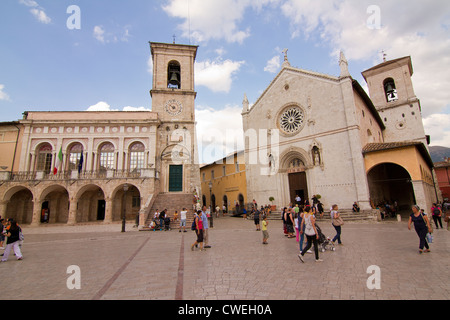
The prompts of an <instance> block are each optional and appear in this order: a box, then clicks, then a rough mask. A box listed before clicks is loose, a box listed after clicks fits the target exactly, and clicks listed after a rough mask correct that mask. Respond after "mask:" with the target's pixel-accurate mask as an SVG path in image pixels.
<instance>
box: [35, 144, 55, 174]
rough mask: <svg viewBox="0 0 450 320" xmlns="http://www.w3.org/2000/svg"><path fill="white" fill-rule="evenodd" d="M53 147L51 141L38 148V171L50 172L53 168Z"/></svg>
mask: <svg viewBox="0 0 450 320" xmlns="http://www.w3.org/2000/svg"><path fill="white" fill-rule="evenodd" d="M52 152H53V148H52V146H51V145H50V144H49V143H44V144H43V145H41V146H40V147H39V148H38V150H37V164H36V170H37V171H44V172H45V173H50V172H51V170H52V158H53V153H52Z"/></svg>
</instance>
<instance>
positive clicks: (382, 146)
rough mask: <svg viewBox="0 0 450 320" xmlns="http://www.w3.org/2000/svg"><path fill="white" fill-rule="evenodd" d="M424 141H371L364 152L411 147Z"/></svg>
mask: <svg viewBox="0 0 450 320" xmlns="http://www.w3.org/2000/svg"><path fill="white" fill-rule="evenodd" d="M420 144H422V142H419V141H403V142H387V143H369V144H367V145H366V146H365V147H364V148H363V153H369V152H375V151H382V150H389V149H397V148H402V147H410V146H416V145H420Z"/></svg>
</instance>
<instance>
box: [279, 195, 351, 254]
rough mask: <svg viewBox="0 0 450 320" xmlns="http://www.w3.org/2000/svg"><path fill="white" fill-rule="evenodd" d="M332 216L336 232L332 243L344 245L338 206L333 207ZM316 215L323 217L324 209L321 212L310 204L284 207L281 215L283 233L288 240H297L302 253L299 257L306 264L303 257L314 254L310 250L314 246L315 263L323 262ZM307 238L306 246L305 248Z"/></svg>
mask: <svg viewBox="0 0 450 320" xmlns="http://www.w3.org/2000/svg"><path fill="white" fill-rule="evenodd" d="M330 214H331V222H332V225H333V227H334V228H335V230H336V235H335V236H334V238H333V240H332V242H333V244H334V243H335V242H336V241H337V242H338V244H339V245H343V243H342V241H341V225H342V223H338V222H337V221H341V218H340V215H339V211H338V206H337V205H333V206H332V208H331V210H330ZM316 215H319V216H321V217H323V207H322V210H320V211H319V210H317V208H316V206H310V205H309V204H306V205H303V204H300V205H299V204H298V203H296V204H295V206H294V205H292V204H290V205H289V206H288V207H284V208H283V211H282V214H281V217H282V220H283V232H284V234H285V236H286V237H287V238H296V241H297V242H298V243H299V251H300V254H299V255H298V257H299V259H300V261H302V262H305V260H304V258H303V257H304V255H305V254H306V253H312V252H311V250H310V249H311V247H313V246H314V253H315V258H316V260H315V261H316V262H321V261H323V260H322V259H320V257H319V243H318V240H319V231H318V229H317V228H316ZM294 233H295V235H294ZM305 236H306V246H305V247H303V243H304V239H305Z"/></svg>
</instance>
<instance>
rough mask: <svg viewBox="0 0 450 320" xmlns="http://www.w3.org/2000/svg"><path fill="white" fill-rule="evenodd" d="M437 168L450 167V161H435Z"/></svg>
mask: <svg viewBox="0 0 450 320" xmlns="http://www.w3.org/2000/svg"><path fill="white" fill-rule="evenodd" d="M434 167H435V168H446V167H450V162H447V161H439V162H435V163H434Z"/></svg>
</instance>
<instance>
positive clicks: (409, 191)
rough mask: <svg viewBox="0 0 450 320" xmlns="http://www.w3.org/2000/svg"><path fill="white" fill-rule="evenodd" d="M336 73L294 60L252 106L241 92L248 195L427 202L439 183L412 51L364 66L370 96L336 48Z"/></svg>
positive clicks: (346, 205) (347, 204)
mask: <svg viewBox="0 0 450 320" xmlns="http://www.w3.org/2000/svg"><path fill="white" fill-rule="evenodd" d="M339 65H340V75H339V76H331V75H327V74H321V73H317V72H312V71H308V70H304V69H300V68H294V67H292V66H291V64H290V62H289V60H288V57H287V53H285V59H284V63H283V65H282V68H281V71H280V72H279V73H278V74H277V76H276V77H275V78H274V79H273V81H272V82H271V83H270V85H269V86H268V87H267V88H266V90H265V91H264V92H263V93H262V95H261V96H260V97H259V98H258V100H257V101H256V102H255V103H254V105H253V106H252V107H251V108H250V107H249V106H250V103H249V101H248V99H247V98H246V97H245V98H244V102H243V110H242V119H243V127H244V133H245V159H246V170H247V172H246V177H247V198H248V199H255V200H256V201H257V202H258V203H264V202H267V201H268V199H269V198H274V199H275V200H274V203H275V204H276V205H277V206H278V207H280V206H281V207H284V206H287V205H288V204H289V203H293V202H294V199H295V197H296V196H300V198H302V201H304V200H305V199H309V201H310V202H311V198H312V197H313V196H314V195H320V197H321V202H322V203H323V204H324V205H325V208H329V207H330V206H332V205H333V204H337V205H339V207H340V208H341V209H351V207H352V204H353V203H354V202H357V203H358V204H359V206H360V208H361V209H362V210H372V209H373V208H375V207H377V206H378V205H380V204H382V203H385V202H391V203H393V202H396V203H397V204H398V206H399V208H400V209H405V210H407V209H408V208H410V206H411V205H412V204H415V203H417V204H419V206H422V207H424V208H430V207H431V203H432V202H434V201H436V197H438V193H437V192H436V188H435V184H434V182H433V176H434V172H433V163H432V161H431V158H430V155H429V152H428V143H427V140H428V137H427V136H426V135H425V132H424V128H423V124H422V117H421V105H420V100H419V99H418V98H417V97H416V95H415V93H414V89H413V85H412V81H411V77H412V75H413V69H412V62H411V58H410V57H403V58H400V59H395V60H391V61H384V62H383V63H381V64H380V65H377V66H375V67H373V68H371V69H369V70H366V71H364V72H363V76H364V77H365V80H366V81H367V84H368V88H369V91H370V96H369V95H368V94H367V93H366V92H365V90H364V89H363V88H362V86H361V85H360V84H359V83H358V82H357V81H356V80H354V79H353V78H352V76H351V75H350V73H349V71H348V62H347V60H346V58H345V56H344V54H343V53H341V55H340V61H339Z"/></svg>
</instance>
